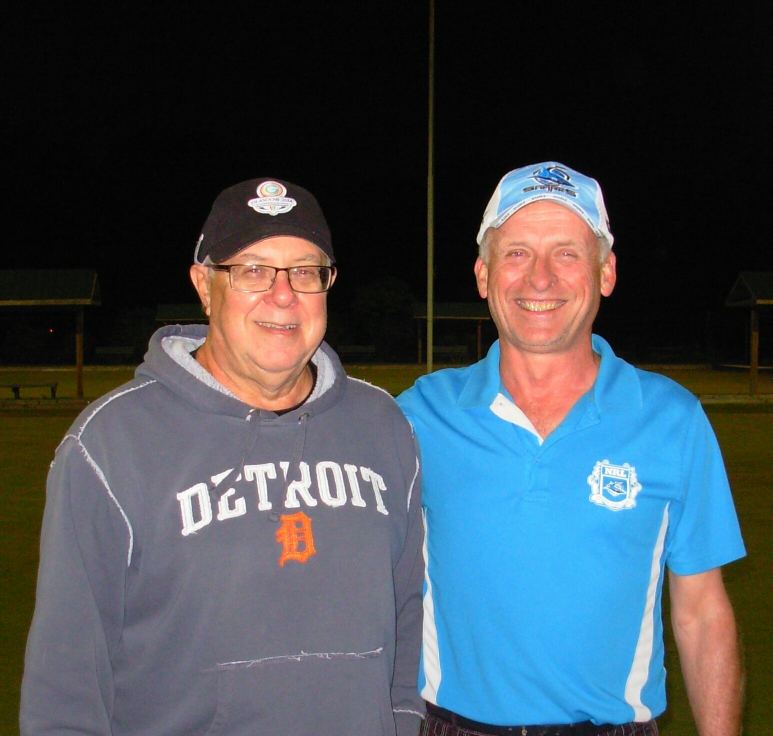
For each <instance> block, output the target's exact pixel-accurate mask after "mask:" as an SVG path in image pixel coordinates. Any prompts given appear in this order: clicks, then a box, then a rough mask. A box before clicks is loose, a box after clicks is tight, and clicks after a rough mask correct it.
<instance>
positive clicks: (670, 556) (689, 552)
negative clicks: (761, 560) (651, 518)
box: [666, 404, 746, 575]
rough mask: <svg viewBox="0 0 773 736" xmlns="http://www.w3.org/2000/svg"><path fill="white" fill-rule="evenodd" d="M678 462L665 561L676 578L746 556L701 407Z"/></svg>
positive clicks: (720, 462) (717, 451) (718, 454)
mask: <svg viewBox="0 0 773 736" xmlns="http://www.w3.org/2000/svg"><path fill="white" fill-rule="evenodd" d="M682 458H683V465H682V473H681V483H682V489H683V492H682V501H681V503H679V504H673V505H672V507H671V509H670V512H669V513H670V516H671V519H670V523H669V531H668V536H667V538H666V555H667V557H666V561H667V564H668V566H669V568H670V569H671V571H672V572H674V573H676V574H677V575H695V574H697V573H701V572H705V571H707V570H711V569H713V568H715V567H719V566H721V565H725V564H727V563H728V562H732V561H733V560H737V559H739V558H741V557H743V556H744V555H745V554H746V550H745V549H744V544H743V539H742V537H741V530H740V526H739V524H738V516H737V514H736V511H735V506H734V504H733V496H732V493H731V491H730V485H729V483H728V479H727V473H726V471H725V465H724V462H723V460H722V453H721V451H720V448H719V443H718V442H717V438H716V436H715V434H714V430H713V429H712V427H711V424H710V423H709V420H708V418H707V417H706V414H705V413H704V411H703V409H702V408H701V406H700V404H696V407H695V409H694V411H693V414H692V417H691V420H690V424H689V427H688V431H687V432H686V435H685V446H684V448H683V452H682Z"/></svg>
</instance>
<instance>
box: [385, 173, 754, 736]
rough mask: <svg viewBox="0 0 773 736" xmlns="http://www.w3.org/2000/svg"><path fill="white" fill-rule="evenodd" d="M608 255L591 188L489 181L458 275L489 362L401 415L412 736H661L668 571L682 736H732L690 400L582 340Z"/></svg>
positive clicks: (699, 444) (604, 289)
mask: <svg viewBox="0 0 773 736" xmlns="http://www.w3.org/2000/svg"><path fill="white" fill-rule="evenodd" d="M612 242H613V238H612V234H611V233H610V231H609V225H608V221H607V215H606V209H605V206H604V201H603V198H602V194H601V189H600V187H599V185H598V183H597V182H596V181H595V180H594V179H591V178H589V177H587V176H584V175H583V174H580V173H579V172H577V171H573V170H572V169H570V168H569V167H567V166H563V165H562V164H559V163H556V162H547V163H543V164H536V165H534V166H527V167H524V168H520V169H516V170H515V171H512V172H510V173H509V174H507V175H506V176H505V177H504V178H503V179H502V180H501V181H500V182H499V185H498V186H497V188H496V191H495V192H494V195H493V197H492V198H491V201H490V202H489V205H488V207H487V209H486V211H485V213H484V216H483V222H482V225H481V228H480V232H479V233H478V244H479V246H480V251H479V257H478V260H477V261H476V264H475V276H476V279H477V284H478V290H479V292H480V295H481V297H483V298H484V299H487V300H488V304H489V308H490V310H491V314H492V317H493V319H494V323H495V324H496V326H497V330H498V333H499V340H498V341H497V342H496V343H495V344H494V345H493V346H492V348H491V350H490V352H489V354H488V356H487V357H486V358H485V359H484V360H482V361H480V362H479V363H477V364H475V365H472V366H470V367H467V368H462V369H454V370H444V371H439V372H437V373H433V374H432V375H429V376H425V377H423V378H420V379H419V380H418V381H417V383H416V385H415V386H414V387H413V388H411V389H410V390H408V391H407V392H405V393H404V394H403V395H402V396H401V397H400V398H399V399H398V402H399V403H400V405H401V407H402V409H403V411H404V412H405V413H406V415H407V416H408V418H409V419H410V421H411V422H412V424H413V426H414V428H415V431H416V433H417V435H418V439H419V443H420V446H421V452H422V461H423V478H424V480H423V499H424V504H425V514H426V525H427V538H426V552H425V554H426V558H427V572H426V580H425V593H424V614H425V622H424V648H423V658H422V668H421V672H420V676H419V680H420V681H419V688H420V690H421V693H422V695H423V696H424V698H425V699H426V701H427V703H428V716H427V720H426V721H425V723H424V733H426V734H437V735H443V736H444V735H445V734H451V733H453V734H467V733H475V734H481V733H482V734H516V735H517V736H532V734H534V735H536V734H540V735H542V734H545V735H546V736H567V735H571V736H602V735H603V736H624V735H626V736H627V735H628V734H641V735H648V736H653V735H655V734H657V733H658V731H657V725H656V723H655V720H654V719H655V717H656V716H658V715H660V714H661V713H662V712H663V711H664V710H665V707H666V699H665V670H664V666H663V649H664V646H663V626H662V622H661V595H662V588H663V579H664V577H665V574H666V572H665V571H666V569H668V576H669V585H670V593H671V609H672V618H673V624H674V632H675V636H676V641H677V645H678V649H679V655H680V660H681V664H682V671H683V674H684V678H685V681H686V684H687V691H688V694H689V698H690V703H691V706H692V710H693V714H694V717H695V721H696V724H697V728H698V732H699V733H700V734H701V736H719V735H720V734H721V736H734V735H737V734H738V733H739V732H740V711H741V669H740V663H739V656H738V648H737V640H736V629H735V621H734V617H733V611H732V608H731V605H730V602H729V600H728V597H727V594H726V592H725V588H724V585H723V583H722V575H721V570H720V566H721V565H724V564H726V563H728V562H731V561H732V560H735V559H738V558H739V557H742V556H743V555H744V554H745V551H744V546H743V541H742V539H741V535H740V531H739V528H738V521H737V517H736V514H735V510H734V507H733V501H732V497H731V494H730V489H729V487H728V483H727V477H726V474H725V470H724V466H723V462H722V458H721V455H720V451H719V448H718V446H717V442H716V439H715V437H714V434H713V432H712V430H711V427H710V425H709V423H708V420H707V419H706V416H705V414H704V413H703V411H702V409H701V407H700V404H699V403H698V401H697V400H696V399H695V397H693V396H692V395H691V394H690V393H688V392H687V391H685V390H684V389H682V388H681V387H680V386H678V385H677V384H675V383H673V382H672V381H670V380H669V379H667V378H664V377H663V376H658V375H655V374H651V373H647V372H644V371H641V370H637V369H636V368H634V367H633V366H631V365H629V364H628V363H626V362H625V361H623V360H621V359H619V358H617V357H616V356H615V354H614V353H613V351H612V349H611V348H610V346H609V345H608V344H607V343H606V342H605V341H604V340H603V339H601V338H600V337H598V336H596V335H593V334H592V325H593V320H594V318H595V316H596V313H597V311H598V308H599V303H600V300H601V297H602V296H609V294H611V293H612V289H613V288H614V285H615V280H616V270H615V255H614V254H613V253H612V251H611V248H612ZM454 729H456V730H454Z"/></svg>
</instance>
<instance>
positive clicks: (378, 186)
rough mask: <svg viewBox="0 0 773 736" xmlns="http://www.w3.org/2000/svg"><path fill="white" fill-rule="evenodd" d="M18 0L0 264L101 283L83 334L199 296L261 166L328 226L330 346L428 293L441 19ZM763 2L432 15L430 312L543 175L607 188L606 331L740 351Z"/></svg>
mask: <svg viewBox="0 0 773 736" xmlns="http://www.w3.org/2000/svg"><path fill="white" fill-rule="evenodd" d="M4 7H5V9H4V10H2V11H0V13H2V28H3V30H2V34H3V35H2V50H1V51H0V53H2V57H3V58H2V59H1V61H2V70H3V71H2V80H3V81H2V84H3V90H2V92H3V94H2V101H3V102H2V131H1V132H2V158H3V162H4V167H3V169H4V179H5V186H4V187H3V194H2V215H1V216H2V223H3V225H4V228H3V234H2V244H3V256H4V257H3V265H2V268H6V269H14V268H19V269H21V268H81V267H83V268H95V269H96V270H97V272H98V274H99V278H100V282H101V286H102V295H103V307H101V308H99V309H96V310H93V311H91V312H90V313H89V314H88V315H87V332H88V330H89V321H90V322H91V324H92V333H93V332H94V331H95V330H96V331H97V332H99V331H100V330H102V332H103V334H101V335H98V336H97V337H96V338H93V339H96V340H98V341H101V342H112V343H114V344H122V342H121V340H122V339H123V340H124V342H125V341H126V339H125V338H122V337H121V336H120V335H121V333H120V330H121V329H125V327H120V324H124V325H125V323H127V321H128V322H129V323H131V322H132V319H133V317H132V315H134V317H136V319H137V320H141V319H142V320H145V322H148V320H149V319H150V321H151V322H152V318H149V317H148V315H152V314H153V313H154V309H155V306H156V305H157V304H158V303H174V302H186V301H194V299H195V297H194V293H193V289H192V287H191V286H190V285H189V282H188V276H187V270H188V266H189V264H190V262H191V257H192V252H193V248H194V245H195V242H196V240H197V238H198V235H199V232H200V230H201V225H202V223H203V221H204V219H205V217H206V215H207V212H208V211H209V207H210V206H211V203H212V201H213V200H214V198H215V196H216V195H217V194H218V193H219V191H220V190H222V189H223V188H225V187H226V186H229V185H231V184H233V183H236V182H238V181H241V180H244V179H248V178H252V177H256V176H264V175H265V176H273V177H277V178H284V179H288V180H291V181H294V182H296V183H298V184H301V185H303V186H305V187H307V188H308V189H310V190H311V191H312V192H314V193H315V195H316V196H317V198H318V199H319V200H320V202H321V204H322V206H323V209H324V210H325V213H326V215H327V217H328V220H329V222H330V225H331V229H332V232H333V239H334V247H335V250H336V256H337V261H338V266H339V269H340V274H339V280H338V282H337V283H336V286H335V289H334V290H333V292H331V297H330V299H331V311H332V313H333V317H332V318H331V330H332V331H331V334H336V333H335V330H338V331H339V333H341V332H342V331H343V333H345V332H346V330H345V329H344V328H343V327H342V325H343V323H344V322H346V316H345V315H346V314H349V315H351V314H352V311H353V310H354V311H355V312H356V311H357V310H358V309H360V308H361V307H362V305H363V302H364V301H367V298H368V297H367V291H370V292H376V293H378V292H381V293H382V295H384V294H385V295H386V299H387V301H388V300H389V299H390V298H391V296H390V295H391V294H395V295H396V296H395V299H396V300H398V301H399V300H400V299H404V298H406V295H407V298H408V299H410V298H411V297H412V298H414V299H417V300H423V299H424V298H425V295H426V275H425V274H426V270H425V269H426V178H427V91H428V84H427V60H428V22H429V11H428V2H421V1H419V0H413V1H410V2H408V1H401V2H392V3H361V2H357V3H355V2H352V1H351V0H339V2H335V3H333V2H292V3H290V2H288V3H275V2H259V1H253V2H250V3H246V2H224V3H210V4H207V5H206V6H203V7H202V8H197V7H196V6H194V5H192V4H187V3H176V2H165V1H163V0H157V1H156V2H154V3H152V4H151V3H147V4H140V3H136V2H131V3H129V2H120V1H115V0H114V1H113V2H110V3H105V4H102V5H97V4H90V3H86V4H83V5H80V6H79V5H76V4H69V3H58V4H54V3H42V2H27V3H23V4H21V3H20V4H13V3H11V4H8V5H6V6H4ZM772 7H773V4H771V3H770V2H761V1H760V2H756V1H751V2H741V3H724V4H722V5H721V6H719V7H718V8H717V9H711V8H709V7H708V6H707V5H705V4H703V5H699V4H695V3H682V4H679V3H672V4H669V5H668V6H666V5H665V4H663V5H661V4H658V3H650V4H637V5H633V4H628V3H617V4H612V3H598V4H596V3H571V2H553V3H537V2H534V3H531V4H530V3H513V2H508V3H495V2H478V3H449V2H440V1H438V7H437V18H436V118H435V120H436V138H435V140H436V145H435V183H436V198H435V213H436V219H435V228H436V229H435V261H436V281H435V284H436V286H435V289H436V300H437V301H475V300H477V293H476V291H475V286H474V281H473V277H472V264H473V262H474V259H475V255H476V245H475V235H476V233H477V228H478V224H479V222H480V217H481V215H482V212H483V209H484V207H485V205H486V203H487V201H488V198H489V196H490V195H491V192H492V191H493V189H494V187H495V185H496V183H497V181H498V180H499V178H500V177H501V176H502V175H503V174H504V173H506V172H507V171H508V170H510V169H513V168H516V167H518V166H522V165H526V164H531V163H537V162H539V161H543V160H550V159H553V160H558V161H560V162H563V163H565V164H568V165H570V166H572V167H574V168H577V169H579V170H581V171H583V172H584V173H587V174H589V175H591V176H594V177H595V178H597V179H598V180H599V181H600V182H601V185H602V187H603V189H604V193H605V198H606V201H607V208H608V210H609V214H610V219H611V227H612V232H613V233H614V234H615V237H616V242H615V251H616V253H617V257H618V275H619V278H618V286H617V289H616V291H615V293H614V295H613V296H612V297H611V298H610V299H609V300H607V302H606V303H605V304H604V306H603V308H602V313H601V315H600V318H599V330H600V331H601V332H602V334H607V335H609V336H610V337H611V339H613V341H615V345H616V347H618V349H619V350H620V352H623V353H624V354H626V355H628V356H629V357H633V358H640V359H645V358H647V357H653V356H649V355H647V351H648V350H649V349H650V348H653V346H654V347H662V348H664V349H665V351H666V352H668V351H669V350H670V351H672V352H674V351H677V352H680V354H681V356H682V357H685V358H689V357H690V356H691V354H692V353H694V354H695V355H696V356H697V355H698V354H699V353H700V354H701V355H704V356H705V355H709V357H715V356H717V355H719V356H720V357H722V355H727V356H729V357H739V358H740V359H743V354H742V353H743V350H744V344H745V342H744V341H745V333H744V329H745V327H744V325H745V320H746V319H747V315H746V314H744V313H742V310H737V313H736V310H727V309H726V308H725V307H724V306H723V303H724V298H725V296H726V295H727V293H728V291H729V290H730V288H731V286H732V284H733V282H734V280H735V278H736V276H737V274H738V272H739V271H742V270H750V271H755V270H756V271H771V270H773V262H772V261H773V258H772V257H771V242H770V233H771V218H772V215H771V212H773V207H772V206H771V204H770V201H769V200H770V196H769V192H770V190H771V187H772V185H771V177H772V176H773V165H772V164H773V161H772V160H771V158H772V156H771V122H770V96H771V82H772V81H773V74H772V73H771V72H773V55H771V53H770V45H771V32H772V31H773V24H772V23H771V19H772V15H773V12H772V10H771V8H772ZM389 276H396V277H399V278H400V279H401V280H402V282H401V283H399V284H395V283H391V284H388V287H387V288H386V289H384V288H383V279H385V278H386V277H389ZM363 287H369V289H367V290H365V292H364V291H363ZM731 312H732V313H731ZM336 315H341V316H340V317H337V316H336ZM336 319H339V320H340V323H336ZM68 324H69V322H68ZM360 329H364V328H362V327H361V328H360ZM343 333H342V334H341V339H342V340H347V341H349V342H358V341H359V342H362V341H363V339H362V336H360V335H357V334H352V333H351V331H350V332H349V333H348V334H345V335H344V334H343ZM143 339H144V338H143ZM365 339H366V340H367V337H366V338H365ZM449 339H451V340H453V339H458V338H453V337H452V338H449ZM763 348H764V345H763Z"/></svg>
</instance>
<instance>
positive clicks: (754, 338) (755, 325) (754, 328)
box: [749, 307, 760, 396]
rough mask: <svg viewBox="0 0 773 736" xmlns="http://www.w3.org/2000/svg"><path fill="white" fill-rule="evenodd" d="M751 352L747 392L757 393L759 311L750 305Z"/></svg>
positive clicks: (754, 394)
mask: <svg viewBox="0 0 773 736" xmlns="http://www.w3.org/2000/svg"><path fill="white" fill-rule="evenodd" d="M750 327H751V333H752V334H751V352H750V355H749V394H750V395H751V396H756V395H757V373H758V370H759V365H760V313H759V312H758V311H757V310H756V309H755V308H754V307H752V313H751V323H750Z"/></svg>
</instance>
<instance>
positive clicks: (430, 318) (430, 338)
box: [427, 0, 435, 373]
mask: <svg viewBox="0 0 773 736" xmlns="http://www.w3.org/2000/svg"><path fill="white" fill-rule="evenodd" d="M427 142H428V155H427V373H432V357H433V353H434V348H435V335H434V326H435V325H434V320H435V309H434V302H435V162H434V158H433V148H434V147H435V0H429V135H428V141H427Z"/></svg>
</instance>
